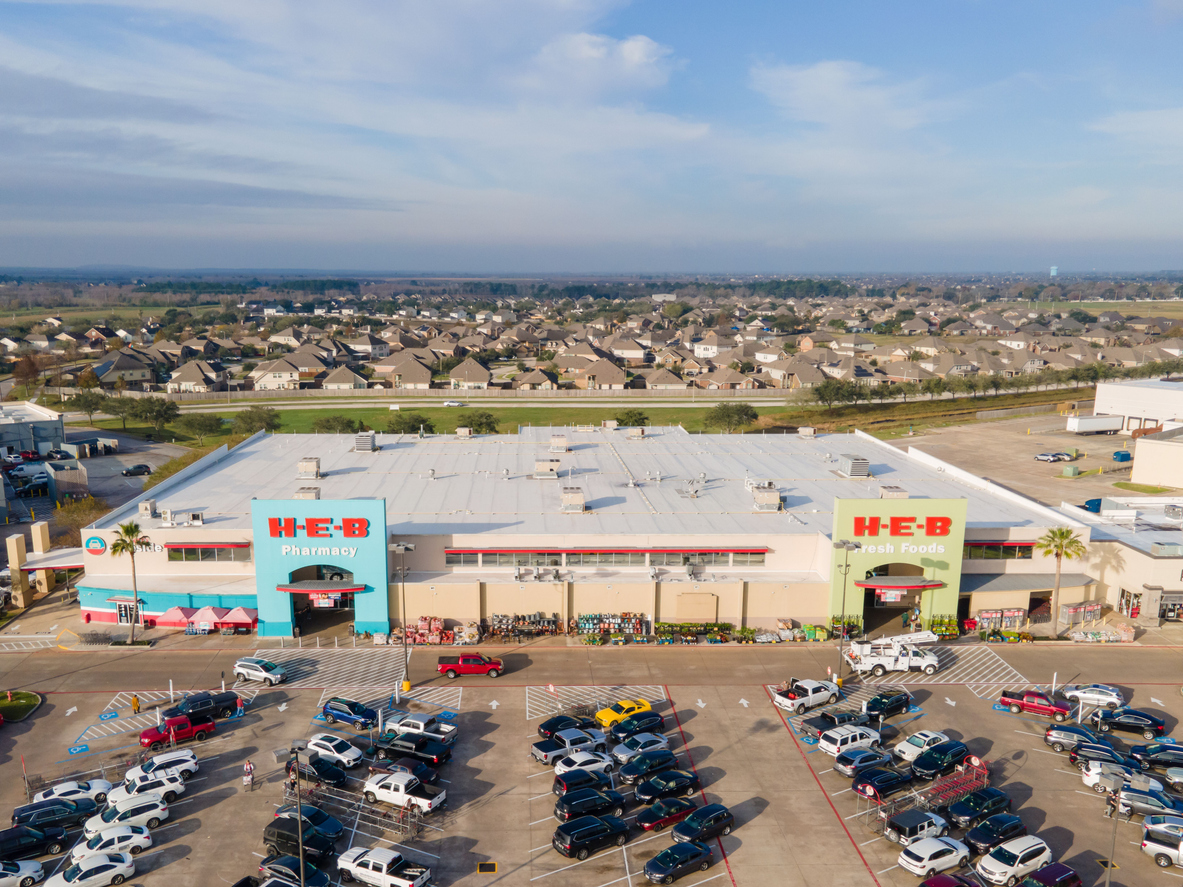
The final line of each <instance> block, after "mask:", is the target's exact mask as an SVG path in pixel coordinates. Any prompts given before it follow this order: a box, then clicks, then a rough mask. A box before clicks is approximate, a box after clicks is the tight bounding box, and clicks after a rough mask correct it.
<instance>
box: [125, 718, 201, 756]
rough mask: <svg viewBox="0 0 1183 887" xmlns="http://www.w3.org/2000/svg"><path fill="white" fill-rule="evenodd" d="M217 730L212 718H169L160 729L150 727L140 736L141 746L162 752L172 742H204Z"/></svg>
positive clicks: (162, 723)
mask: <svg viewBox="0 0 1183 887" xmlns="http://www.w3.org/2000/svg"><path fill="white" fill-rule="evenodd" d="M215 729H216V725H215V724H214V719H213V718H211V717H206V716H200V717H195V718H191V717H189V716H188V715H180V716H178V717H175V718H167V719H166V720H164V721H163V722H161V724H160V726H159V727H149V728H148V729H147V730H145V731H144V732H143V733H141V734H140V745H142V746H143V747H144V748H147V749H151V750H152V751H160V750H161V749H162V748H164V747H165V746H166V745H168V744H169V743H171V742H176V743H181V742H188V741H189V740H190V739H196V740H197V741H198V742H203V741H205V739H206V738H207V737H209V736H212V735H213V733H214V730H215Z"/></svg>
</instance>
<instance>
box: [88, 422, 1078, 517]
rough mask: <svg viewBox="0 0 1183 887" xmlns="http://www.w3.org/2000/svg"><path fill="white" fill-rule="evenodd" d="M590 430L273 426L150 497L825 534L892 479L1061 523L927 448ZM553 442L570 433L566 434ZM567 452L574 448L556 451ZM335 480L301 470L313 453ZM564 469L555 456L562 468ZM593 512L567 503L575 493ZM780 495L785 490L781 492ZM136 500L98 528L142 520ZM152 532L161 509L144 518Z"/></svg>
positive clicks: (981, 509) (986, 510)
mask: <svg viewBox="0 0 1183 887" xmlns="http://www.w3.org/2000/svg"><path fill="white" fill-rule="evenodd" d="M636 434H637V430H636V429H626V428H619V429H606V428H603V429H601V428H597V429H595V430H576V429H574V428H570V427H568V428H563V427H555V428H548V427H527V428H523V429H521V433H520V434H516V435H476V436H472V437H459V436H456V435H432V436H428V437H425V438H419V437H417V436H415V435H386V434H379V435H376V443H377V449H376V450H375V451H373V452H358V451H356V450H355V449H354V437H353V436H352V435H323V434H322V435H316V434H276V435H267V434H259V435H256V436H255V437H253V438H251V439H250V440H248V441H246V442H245V443H243V444H241V445H239V446H238V447H236V448H234V449H233V450H230V451H228V452H226V451H225V450H220V451H218V452H216V453H214V454H211V455H210V456H207V457H206V458H205V459H203V460H201V461H200V462H198V463H196V464H195V465H193V466H191V467H190V468H189V469H186V470H185V471H182V472H180V473H179V474H177V475H176V476H174V477H173V478H170V479H168V480H166V481H165V482H164V483H162V484H161V485H160V486H159V487H157V488H155V489H153V490H151V491H150V492H149V493H148V494H146V496H145V497H144V498H148V497H151V498H154V499H156V503H157V509H158V511H159V509H170V510H172V511H176V512H195V511H200V512H203V513H204V526H205V527H206V528H209V529H211V530H213V529H217V530H245V529H249V528H250V526H251V513H250V508H251V500H252V499H256V498H258V499H290V498H293V497H294V496H295V495H296V492H297V490H299V489H300V488H301V487H318V488H319V495H320V498H322V499H331V500H340V499H359V498H374V497H379V498H385V499H386V503H387V524H388V529H389V531H390V532H391V533H394V534H403V535H408V534H409V535H439V534H450V533H455V534H469V533H482V532H501V533H523V534H540V535H546V534H554V535H560V534H571V533H579V534H581V535H613V536H619V535H622V534H624V535H628V534H668V535H701V536H720V535H724V536H742V535H746V534H756V533H759V534H769V533H784V534H798V535H801V534H815V533H818V534H822V535H825V536H828V535H829V534H830V532H831V531H832V526H833V509H834V500H835V499H837V498H865V499H878V498H880V495H881V493H880V491H881V488H883V487H885V486H891V487H898V488H902V489H903V490H904V491H906V493H907V494H908V495H909V496H910V497H912V498H966V499H968V500H970V501H969V509H968V511H969V515H968V517H969V520H968V523H967V527H968V528H969V529H970V531H971V532H972V530H973V529H974V528H986V527H1032V528H1033V529H1038V528H1041V527H1046V526H1049V525H1051V524H1054V523H1062V522H1063V518H1062V517H1060V516H1059V515H1058V514H1057V513H1056V512H1053V511H1052V510H1050V509H1047V508H1045V507H1043V506H1041V505H1039V504H1038V503H1035V502H1032V501H1031V500H1028V499H1026V498H1024V497H1022V496H1019V495H1017V494H1015V493H1012V492H1010V491H1008V490H1004V489H1003V488H1001V487H997V486H994V485H993V484H991V483H990V482H989V481H984V480H981V479H979V478H975V477H973V476H972V475H969V474H968V473H966V472H962V471H960V470H959V469H956V468H955V467H953V466H951V465H946V464H945V463H942V462H940V461H939V460H936V459H934V458H933V457H931V456H929V455H928V454H925V453H920V452H918V451H915V450H913V451H912V452H910V453H906V452H904V451H902V450H899V449H897V448H896V447H893V446H891V445H889V444H886V443H883V442H881V441H878V440H876V439H875V438H872V437H870V436H868V435H865V434H862V433H859V432H855V433H852V434H838V435H824V436H819V437H816V438H814V437H806V436H803V435H798V434H768V435H754V434H747V435H740V434H732V435H723V434H690V433H688V432H687V431H685V430H684V429H682V428H681V427H680V426H673V427H659V428H647V429H645V435H644V437H643V438H638V437H636ZM552 437H555V438H563V439H565V444H564V443H563V442H560V441H556V442H555V443H554V444H552ZM564 446H565V448H566V452H555V451H553V450H560V449H562V448H563V447H564ZM844 454H850V455H855V456H861V457H862V458H864V459H866V460H867V462H868V463H869V470H870V475H871V476H870V477H853V478H852V477H846V476H845V475H843V474H842V472H841V471H840V466H841V462H840V460H841V458H842V456H843V455H844ZM311 458H316V459H319V460H320V472H321V477H319V478H317V479H311V478H308V477H300V476H299V475H300V471H299V463H300V462H301V460H305V459H311ZM547 460H558V466H557V468H558V471H557V478H548V479H536V478H535V472H536V468H537V465H536V463H539V462H543V463H545V462H546V461H547ZM552 464H553V463H552ZM768 482H771V484H772V486H773V487H774V488H775V490H776V491H777V493H778V495H779V498H780V500H781V503H782V504H781V510H779V511H757V510H756V507H755V494H754V492H753V490H752V489H751V487H752V485H753V484H755V483H768ZM571 487H576V488H579V489H580V490H581V491H582V494H583V498H584V502H585V506H586V509H587V510H586V511H584V512H582V513H564V512H563V510H562V499H563V493H564V489H565V488H571ZM774 501H775V497H774ZM136 507H137V501H134V500H133V501H132V502H130V503H128V505H126V506H124V508H122V509H120V510H119V511H116V512H112V513H111V514H108V515H106V516H105V517H104V518H102V519H101V520H100V521H99V522H97V523H96V525H95V526H97V527H110V526H114V525H115V524H116V523H118V522H119V521H120V520H126V519H128V517H129V516H135V513H136ZM138 520H139V521H140V523H141V525H142V526H143V528H144V529H145V530H147V531H150V530H152V529H156V528H159V527H160V526H161V522H160V518H159V517H156V518H142V517H141V518H138Z"/></svg>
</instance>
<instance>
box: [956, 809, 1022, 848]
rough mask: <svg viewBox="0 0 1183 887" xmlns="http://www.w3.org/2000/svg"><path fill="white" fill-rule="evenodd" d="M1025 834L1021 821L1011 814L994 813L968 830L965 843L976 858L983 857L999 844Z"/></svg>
mask: <svg viewBox="0 0 1183 887" xmlns="http://www.w3.org/2000/svg"><path fill="white" fill-rule="evenodd" d="M1025 834H1027V826H1025V825H1023V820H1021V819H1019V817H1017V816H1015V815H1014V814H1013V813H995V814H994V815H993V816H991V817H990V818H989V819H987V820H986V821H984V822H983V823H981V824H980V825H978V826H976V827H974V828H972V829H970V830H969V833H968V834H967V835H966V836H965V843H966V844H967V845H968V846H969V849H970V850H972V851H973V852H974V853H976V854H977V855H978V856H985V855H986V854H987V853H989V852H990V851H991V850H993V849H994V848H995V847H997V846H998V845H999V844H1001V843H1003V842H1005V841H1009V840H1010V839H1011V838H1021V837H1023V836H1024V835H1025Z"/></svg>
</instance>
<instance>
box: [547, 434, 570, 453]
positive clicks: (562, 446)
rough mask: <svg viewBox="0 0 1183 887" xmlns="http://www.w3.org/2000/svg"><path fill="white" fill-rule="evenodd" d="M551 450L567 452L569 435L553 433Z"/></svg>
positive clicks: (553, 451)
mask: <svg viewBox="0 0 1183 887" xmlns="http://www.w3.org/2000/svg"><path fill="white" fill-rule="evenodd" d="M550 451H551V452H552V453H565V452H567V435H565V434H552V435H551V436H550Z"/></svg>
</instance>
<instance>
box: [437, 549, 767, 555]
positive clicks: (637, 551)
mask: <svg viewBox="0 0 1183 887" xmlns="http://www.w3.org/2000/svg"><path fill="white" fill-rule="evenodd" d="M767 552H768V549H767V548H562V549H559V550H558V551H555V550H554V549H549V548H445V549H444V554H767Z"/></svg>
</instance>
